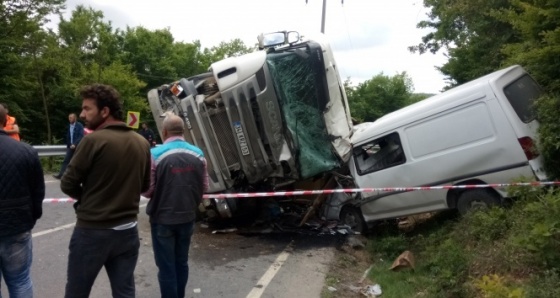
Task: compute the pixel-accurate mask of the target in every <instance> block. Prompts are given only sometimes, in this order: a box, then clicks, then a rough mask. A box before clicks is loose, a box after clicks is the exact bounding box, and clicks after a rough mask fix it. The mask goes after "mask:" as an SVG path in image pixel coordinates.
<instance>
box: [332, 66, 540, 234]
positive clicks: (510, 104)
mask: <svg viewBox="0 0 560 298" xmlns="http://www.w3.org/2000/svg"><path fill="white" fill-rule="evenodd" d="M540 94H541V90H540V88H539V86H538V84H537V83H536V82H535V81H534V80H533V79H532V78H531V77H530V76H529V75H528V74H527V72H526V71H525V70H524V69H523V68H522V67H520V66H512V67H509V68H506V69H503V70H500V71H497V72H494V73H492V74H489V75H486V76H484V77H481V78H479V79H476V80H474V81H471V82H469V83H466V84H464V85H461V86H459V87H456V88H453V89H450V90H448V91H446V92H444V93H442V94H439V95H436V96H433V97H431V98H428V99H425V100H423V101H421V102H418V103H416V104H413V105H410V106H408V107H405V108H403V109H401V110H398V111H395V112H393V113H390V114H387V115H385V116H383V117H382V118H380V119H378V120H377V121H375V122H372V123H364V124H360V125H357V126H356V127H355V132H354V135H353V137H352V143H353V155H352V160H351V161H350V164H349V167H350V171H351V174H352V176H353V178H354V180H355V183H356V186H357V187H359V188H366V187H374V188H378V187H408V186H434V185H464V184H487V183H507V182H510V181H511V180H512V179H514V178H519V177H521V176H525V177H533V178H534V179H538V180H543V179H546V175H545V173H544V171H543V167H542V163H541V157H539V155H538V152H536V151H535V149H534V145H535V144H536V131H537V127H538V122H537V121H536V119H535V114H534V113H533V109H532V105H533V102H534V100H535V99H537V98H538V97H539V96H540ZM504 197H507V193H506V191H505V189H503V188H478V189H452V190H425V191H413V192H377V193H370V192H365V193H362V194H361V195H360V198H359V199H358V200H356V201H354V202H355V204H353V206H347V207H345V208H343V210H342V212H341V214H340V216H341V219H342V220H343V221H345V222H347V223H348V224H351V225H356V224H358V225H363V224H364V223H371V222H373V221H375V220H380V219H387V218H396V217H402V216H407V215H411V214H416V213H423V212H431V211H436V210H442V209H450V208H457V209H458V210H459V211H460V212H461V213H465V212H467V211H468V210H469V209H470V208H472V207H475V206H477V205H492V204H499V203H500V202H501V200H502V199H503V198H504ZM362 216H363V218H362ZM352 221H354V222H352ZM364 221H365V222H364ZM362 227H363V226H362ZM355 228H356V229H358V230H360V229H361V228H360V227H359V226H358V227H356V226H355Z"/></svg>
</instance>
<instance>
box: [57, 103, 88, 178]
mask: <svg viewBox="0 0 560 298" xmlns="http://www.w3.org/2000/svg"><path fill="white" fill-rule="evenodd" d="M76 118H77V117H76V114H74V113H71V114H70V115H68V122H70V124H69V125H68V130H67V131H66V156H65V157H64V161H63V162H62V166H61V167H60V172H59V173H58V175H53V177H54V178H56V179H60V177H62V175H64V171H66V167H67V166H68V163H69V162H70V160H71V159H72V156H74V151H75V150H76V147H77V146H78V143H80V141H81V140H82V138H83V137H84V126H83V125H82V124H81V123H80V122H78V121H76Z"/></svg>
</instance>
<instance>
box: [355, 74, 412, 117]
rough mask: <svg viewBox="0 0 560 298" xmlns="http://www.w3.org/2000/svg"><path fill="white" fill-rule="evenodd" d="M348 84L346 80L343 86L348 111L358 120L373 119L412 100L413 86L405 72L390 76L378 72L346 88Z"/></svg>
mask: <svg viewBox="0 0 560 298" xmlns="http://www.w3.org/2000/svg"><path fill="white" fill-rule="evenodd" d="M348 85H349V84H348V80H347V81H346V82H345V86H346V90H347V91H346V95H347V97H348V102H349V104H350V111H351V114H352V117H353V118H355V120H357V121H359V122H369V121H375V120H376V119H378V118H380V117H381V116H383V115H385V114H387V113H390V112H393V111H396V110H398V109H400V108H402V107H404V106H406V105H408V104H410V103H411V102H412V100H411V98H412V91H413V89H414V87H413V84H412V80H411V79H410V77H408V75H407V74H406V72H402V73H400V74H397V75H394V76H392V77H390V76H386V75H384V74H383V73H380V74H378V75H376V76H374V77H373V78H371V79H370V80H367V81H365V82H363V83H360V84H358V86H356V87H349V88H348Z"/></svg>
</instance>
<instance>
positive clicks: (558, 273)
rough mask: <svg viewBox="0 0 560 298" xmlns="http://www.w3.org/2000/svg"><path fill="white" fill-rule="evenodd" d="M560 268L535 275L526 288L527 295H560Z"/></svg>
mask: <svg viewBox="0 0 560 298" xmlns="http://www.w3.org/2000/svg"><path fill="white" fill-rule="evenodd" d="M558 285H560V269H553V270H546V271H544V272H543V273H542V274H539V275H535V276H534V277H533V278H532V279H531V281H530V282H529V285H528V286H527V288H526V293H527V297H532V298H549V297H560V287H558Z"/></svg>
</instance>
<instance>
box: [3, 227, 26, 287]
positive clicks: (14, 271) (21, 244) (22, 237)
mask: <svg viewBox="0 0 560 298" xmlns="http://www.w3.org/2000/svg"><path fill="white" fill-rule="evenodd" d="M32 251H33V244H32V242H31V231H27V232H25V233H21V234H17V235H12V236H6V237H0V279H1V278H2V275H4V281H5V282H6V285H7V286H8V292H9V293H10V298H31V297H33V283H32V282H31V274H30V271H31V270H30V269H31V262H32V260H33V253H32ZM0 298H2V293H1V292H0Z"/></svg>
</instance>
